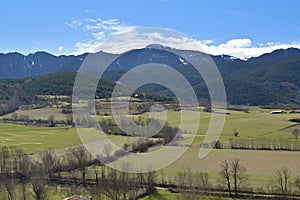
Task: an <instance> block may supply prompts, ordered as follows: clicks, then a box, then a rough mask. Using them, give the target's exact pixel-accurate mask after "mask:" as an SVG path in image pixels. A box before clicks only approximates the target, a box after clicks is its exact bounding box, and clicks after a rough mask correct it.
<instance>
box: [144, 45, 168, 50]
mask: <svg viewBox="0 0 300 200" xmlns="http://www.w3.org/2000/svg"><path fill="white" fill-rule="evenodd" d="M145 48H146V49H166V48H167V47H165V46H163V45H161V44H149V45H147V46H146V47H145Z"/></svg>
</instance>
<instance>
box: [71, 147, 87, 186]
mask: <svg viewBox="0 0 300 200" xmlns="http://www.w3.org/2000/svg"><path fill="white" fill-rule="evenodd" d="M69 154H70V155H69V156H72V157H73V158H74V159H75V160H76V161H77V165H78V167H79V169H80V171H81V173H82V182H83V183H84V182H85V173H86V170H85V167H86V166H87V165H88V164H89V162H90V161H91V155H90V154H89V153H88V152H87V151H86V149H85V147H84V146H77V147H72V148H70V149H69ZM69 159H70V160H71V158H69Z"/></svg>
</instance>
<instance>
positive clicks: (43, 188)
mask: <svg viewBox="0 0 300 200" xmlns="http://www.w3.org/2000/svg"><path fill="white" fill-rule="evenodd" d="M30 169H31V171H30V179H29V182H30V184H31V187H32V191H33V193H34V194H35V199H36V200H44V199H46V194H47V190H48V188H47V179H46V172H45V169H44V167H43V164H41V163H33V164H32V165H31V167H30Z"/></svg>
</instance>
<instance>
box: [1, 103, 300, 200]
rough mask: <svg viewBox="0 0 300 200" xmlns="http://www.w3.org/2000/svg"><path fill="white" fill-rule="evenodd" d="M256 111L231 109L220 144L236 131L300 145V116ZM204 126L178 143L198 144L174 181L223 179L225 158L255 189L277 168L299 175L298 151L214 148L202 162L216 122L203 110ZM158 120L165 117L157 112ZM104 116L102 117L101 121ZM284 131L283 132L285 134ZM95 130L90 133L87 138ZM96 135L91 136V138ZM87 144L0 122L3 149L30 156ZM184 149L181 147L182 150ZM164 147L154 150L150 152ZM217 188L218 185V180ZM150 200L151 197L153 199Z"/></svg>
mask: <svg viewBox="0 0 300 200" xmlns="http://www.w3.org/2000/svg"><path fill="white" fill-rule="evenodd" d="M249 109H250V113H245V112H242V111H231V110H229V111H227V112H229V113H230V114H228V115H226V121H225V124H224V128H223V131H222V133H221V136H220V141H222V142H225V143H226V142H227V141H228V140H229V139H230V138H234V136H233V129H236V130H238V132H239V137H238V138H243V139H256V138H263V139H278V140H279V139H284V140H287V141H290V142H293V143H299V142H300V139H298V140H296V139H295V138H294V136H293V135H292V131H293V128H287V129H284V128H286V127H289V126H291V125H294V124H295V123H292V122H290V121H288V120H289V119H291V118H300V114H288V113H287V114H276V115H272V114H270V111H271V110H268V109H261V108H258V107H249ZM17 112H18V114H24V115H25V114H27V115H29V116H30V118H40V117H42V116H43V113H46V115H49V114H53V115H54V116H55V117H57V118H58V119H59V118H61V117H63V115H62V114H61V113H60V111H59V110H58V109H56V108H45V109H37V110H24V111H17ZM183 112H185V113H186V114H188V115H187V116H188V117H187V118H186V119H184V120H183V123H184V124H185V126H184V127H185V128H186V130H187V131H190V127H192V126H193V125H194V124H195V123H198V122H197V121H195V119H194V118H193V115H192V114H193V113H192V112H195V111H183ZM148 115H149V113H145V114H143V115H142V117H147V116H148ZM200 115H201V119H200V127H199V129H198V131H197V135H196V137H195V138H194V140H193V141H191V140H192V137H191V135H185V136H184V137H183V139H181V140H179V141H177V143H178V144H180V145H184V144H188V143H189V142H193V143H192V146H191V147H190V148H189V149H188V150H187V151H186V152H185V153H184V155H183V156H182V157H181V158H179V159H178V160H177V161H176V162H174V163H173V164H171V165H170V166H168V167H166V168H165V169H164V170H165V171H166V174H167V175H168V176H169V177H170V178H172V177H173V176H174V175H176V173H177V171H179V170H182V169H188V168H189V169H191V170H198V171H204V172H208V173H209V174H210V176H211V177H214V179H215V178H217V177H218V172H219V171H220V169H221V168H220V164H221V162H222V161H223V160H225V159H226V160H231V159H233V158H240V159H241V162H242V164H243V165H244V166H245V167H246V168H247V173H248V174H249V175H250V177H251V179H250V182H251V183H253V185H257V186H260V187H264V186H265V185H264V184H265V183H266V180H267V181H269V180H271V179H272V177H274V173H275V171H276V170H277V169H279V168H282V167H288V168H289V169H290V170H291V172H292V175H298V174H299V173H298V172H299V171H300V170H299V163H300V158H299V155H300V153H299V152H293V151H262V150H233V149H221V150H213V151H212V152H211V153H210V154H209V155H208V156H207V157H206V158H204V159H202V160H201V159H199V158H198V153H199V149H200V148H199V147H200V144H201V143H202V141H203V139H204V136H205V134H206V131H207V127H208V125H209V123H210V115H211V114H210V113H206V112H201V113H200ZM151 116H154V117H156V118H158V119H160V118H161V116H162V114H161V113H159V112H157V113H151ZM101 118H102V117H99V119H101ZM167 120H168V123H169V124H170V125H174V126H176V125H178V124H179V122H180V112H178V111H167ZM282 129H283V130H282ZM88 132H89V131H87V134H89V133H88ZM93 139H94V137H93V136H92V134H91V138H90V140H91V141H92V140H93ZM109 139H110V140H111V141H112V142H113V143H115V144H116V145H118V146H119V147H121V146H122V145H123V144H124V143H125V142H132V141H134V138H129V137H123V136H109ZM79 144H81V140H80V138H79V136H78V134H77V131H76V129H75V128H58V127H54V128H51V127H35V126H24V125H17V124H9V123H0V145H6V146H16V147H19V148H22V149H23V150H24V151H25V152H26V153H36V152H40V151H43V150H46V149H63V148H66V147H70V146H74V145H79ZM179 148H180V147H179ZM156 149H158V148H157V147H156V148H153V149H150V151H154V150H156ZM213 184H215V182H213ZM149 198H150V197H149Z"/></svg>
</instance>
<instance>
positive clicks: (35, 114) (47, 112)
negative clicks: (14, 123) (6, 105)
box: [3, 107, 67, 120]
mask: <svg viewBox="0 0 300 200" xmlns="http://www.w3.org/2000/svg"><path fill="white" fill-rule="evenodd" d="M61 110H62V109H61V108H56V107H51V108H50V107H48V108H39V109H32V110H17V111H16V112H15V113H17V114H18V116H19V117H20V116H21V115H28V116H29V118H30V119H33V120H37V119H42V120H48V118H49V116H51V115H52V116H54V120H66V119H67V115H66V114H63V113H62V112H61ZM5 117H8V118H11V117H12V114H7V115H4V116H3V118H5Z"/></svg>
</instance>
